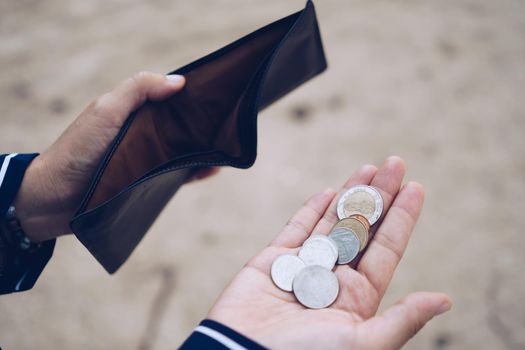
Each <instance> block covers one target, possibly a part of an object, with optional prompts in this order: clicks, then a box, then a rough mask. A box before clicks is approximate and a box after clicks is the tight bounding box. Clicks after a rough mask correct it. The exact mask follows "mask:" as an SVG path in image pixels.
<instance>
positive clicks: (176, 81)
mask: <svg viewBox="0 0 525 350" xmlns="http://www.w3.org/2000/svg"><path fill="white" fill-rule="evenodd" d="M166 79H167V80H168V83H169V84H171V85H177V86H180V85H182V84H184V77H183V76H182V75H178V74H171V75H167V76H166Z"/></svg>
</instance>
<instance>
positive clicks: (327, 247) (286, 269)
mask: <svg viewBox="0 0 525 350" xmlns="http://www.w3.org/2000/svg"><path fill="white" fill-rule="evenodd" d="M382 212H383V199H382V197H381V194H380V193H379V192H378V191H377V190H376V189H375V188H373V187H371V186H366V185H357V186H353V187H351V188H350V189H348V190H347V191H346V192H345V193H343V195H342V196H341V197H340V198H339V201H338V203H337V216H338V218H339V222H338V223H337V224H335V225H334V227H333V228H332V230H331V232H330V233H329V234H328V236H326V235H323V234H316V233H313V234H312V235H311V236H310V237H309V238H308V239H307V240H306V241H305V242H304V243H303V246H302V247H301V249H300V250H299V254H298V255H297V256H296V255H292V254H285V255H281V256H279V257H278V258H277V259H275V261H274V262H273V264H272V268H271V277H272V280H273V282H274V283H275V285H276V286H277V287H279V288H280V289H282V290H284V291H287V292H293V293H294V295H295V297H296V298H297V300H298V301H299V302H300V303H301V304H303V305H304V306H306V307H308V308H310V309H321V308H325V307H328V306H330V305H331V304H332V303H333V302H334V301H335V299H336V298H337V295H338V294H339V282H338V280H337V277H336V275H335V274H334V273H333V271H332V270H333V268H334V266H335V265H336V263H337V264H339V265H342V264H348V263H350V262H352V261H353V260H354V259H355V258H356V257H357V255H358V254H359V252H361V251H362V250H363V249H365V248H366V246H367V244H368V241H369V238H370V237H369V236H370V235H369V232H370V227H371V226H372V225H374V224H375V223H376V222H377V220H378V219H379V218H380V217H381V214H382Z"/></svg>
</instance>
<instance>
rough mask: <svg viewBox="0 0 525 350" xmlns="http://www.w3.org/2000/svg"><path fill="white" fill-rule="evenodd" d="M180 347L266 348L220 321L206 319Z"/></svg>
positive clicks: (241, 349) (233, 349) (221, 348)
mask: <svg viewBox="0 0 525 350" xmlns="http://www.w3.org/2000/svg"><path fill="white" fill-rule="evenodd" d="M180 349H182V350H193V349H211V350H215V349H217V350H219V349H220V350H224V349H229V350H246V349H249V350H252V349H254V350H264V349H266V348H265V347H263V346H261V345H259V344H258V343H256V342H254V341H253V340H251V339H248V338H246V337H245V336H244V335H242V334H240V333H237V332H236V331H234V330H233V329H231V328H229V327H227V326H225V325H223V324H221V323H219V322H216V321H212V320H204V321H202V322H201V323H200V324H199V326H197V328H195V329H194V330H193V333H192V334H191V335H190V336H189V338H188V339H186V341H185V342H184V343H183V344H182V346H181V347H180Z"/></svg>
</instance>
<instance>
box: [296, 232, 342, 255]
mask: <svg viewBox="0 0 525 350" xmlns="http://www.w3.org/2000/svg"><path fill="white" fill-rule="evenodd" d="M317 239H319V240H321V241H326V242H327V243H329V244H330V246H331V247H332V251H333V252H334V254H338V253H339V248H338V247H337V243H335V241H334V240H333V239H331V238H330V237H328V236H327V235H323V234H320V233H314V234H312V235H311V236H310V237H308V239H307V240H306V241H304V243H303V247H304V246H305V245H308V244H310V243H312V242H315V240H317Z"/></svg>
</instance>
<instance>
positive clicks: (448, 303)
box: [436, 300, 452, 316]
mask: <svg viewBox="0 0 525 350" xmlns="http://www.w3.org/2000/svg"><path fill="white" fill-rule="evenodd" d="M450 308H452V302H451V301H450V300H448V301H445V302H444V303H443V304H441V305H440V306H439V307H438V309H437V312H436V316H437V315H441V314H442V313H445V312H447V311H448V310H450Z"/></svg>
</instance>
